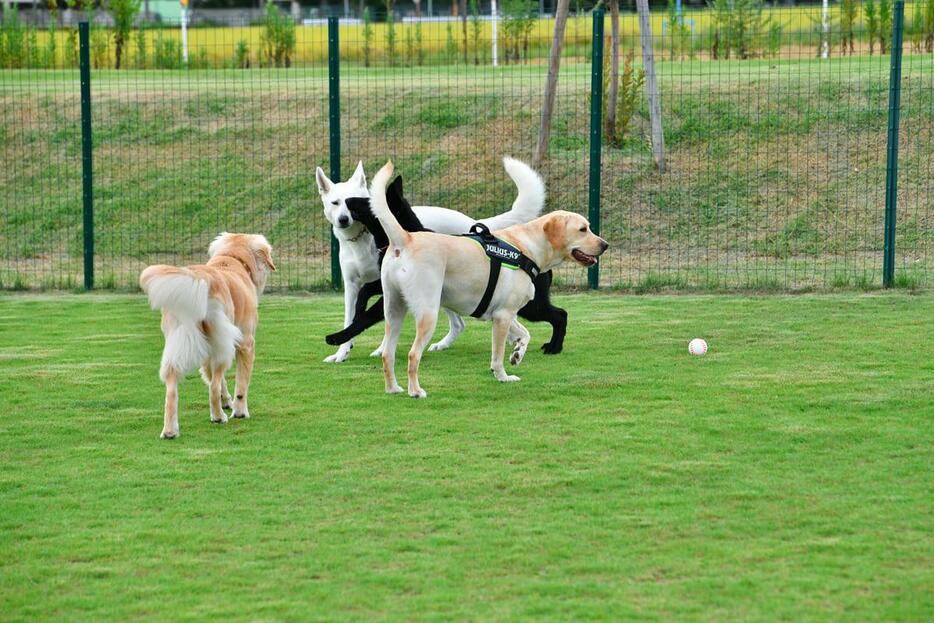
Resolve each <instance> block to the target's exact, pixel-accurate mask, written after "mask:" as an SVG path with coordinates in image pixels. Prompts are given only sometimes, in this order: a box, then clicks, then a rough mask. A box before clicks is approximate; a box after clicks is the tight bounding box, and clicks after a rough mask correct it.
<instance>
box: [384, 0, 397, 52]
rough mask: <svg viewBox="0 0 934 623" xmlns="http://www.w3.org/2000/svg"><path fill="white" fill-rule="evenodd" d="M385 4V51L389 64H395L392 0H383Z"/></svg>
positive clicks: (394, 26)
mask: <svg viewBox="0 0 934 623" xmlns="http://www.w3.org/2000/svg"><path fill="white" fill-rule="evenodd" d="M384 2H385V4H386V53H387V54H388V55H389V66H390V67H395V66H396V18H395V16H394V15H393V13H392V4H393V0H384Z"/></svg>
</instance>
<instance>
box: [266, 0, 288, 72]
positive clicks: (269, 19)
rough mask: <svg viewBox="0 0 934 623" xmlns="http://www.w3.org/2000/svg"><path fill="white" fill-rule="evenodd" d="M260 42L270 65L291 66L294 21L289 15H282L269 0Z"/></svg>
mask: <svg viewBox="0 0 934 623" xmlns="http://www.w3.org/2000/svg"><path fill="white" fill-rule="evenodd" d="M260 42H261V44H262V46H263V55H264V56H265V58H266V63H267V64H268V65H269V66H270V67H291V65H292V55H293V54H294V53H295V23H294V22H292V18H291V17H289V16H287V15H283V14H282V13H281V12H280V11H279V7H277V6H276V5H275V4H273V3H272V1H271V0H267V2H266V16H265V18H264V20H263V32H262V34H261V35H260Z"/></svg>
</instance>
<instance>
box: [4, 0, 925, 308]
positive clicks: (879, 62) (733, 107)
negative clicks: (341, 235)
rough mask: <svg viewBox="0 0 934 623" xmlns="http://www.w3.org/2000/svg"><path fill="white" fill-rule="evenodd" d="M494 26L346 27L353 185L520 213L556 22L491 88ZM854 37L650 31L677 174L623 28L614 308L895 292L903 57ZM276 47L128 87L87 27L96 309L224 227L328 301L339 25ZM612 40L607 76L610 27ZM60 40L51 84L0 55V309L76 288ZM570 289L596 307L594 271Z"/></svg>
mask: <svg viewBox="0 0 934 623" xmlns="http://www.w3.org/2000/svg"><path fill="white" fill-rule="evenodd" d="M478 6H479V10H478V13H477V14H476V15H472V16H470V17H469V18H468V19H467V20H465V21H460V20H452V19H434V20H421V21H418V20H412V19H400V18H399V17H396V19H395V21H393V22H392V23H391V24H389V23H387V22H385V21H375V20H374V21H368V22H366V23H365V22H363V21H360V20H342V25H341V28H340V74H341V79H340V124H341V170H342V172H343V174H344V175H343V177H344V178H345V179H346V178H347V177H348V176H349V174H350V173H351V172H352V171H353V168H354V167H355V166H356V163H357V161H358V160H362V161H363V162H364V165H365V168H366V171H367V173H368V174H372V173H374V172H375V170H376V169H377V168H378V166H379V165H381V164H382V163H383V162H385V160H386V159H387V158H389V157H392V158H393V160H394V161H395V163H396V168H397V170H398V171H399V172H401V173H402V175H403V176H404V178H405V186H406V194H407V196H409V198H410V200H411V201H412V202H413V203H414V204H417V205H440V206H444V207H449V208H454V209H457V210H461V211H463V212H466V213H468V214H471V215H473V216H476V217H478V218H479V217H484V216H490V215H492V214H495V213H497V212H500V211H503V210H507V209H508V208H509V206H510V204H511V202H512V198H513V197H514V189H513V187H512V184H511V182H510V181H509V179H508V177H507V176H506V174H505V172H504V171H503V169H502V165H501V162H500V160H501V157H502V156H503V155H512V156H514V157H518V158H522V159H525V160H531V159H532V157H533V152H534V148H535V144H536V140H537V136H538V126H539V119H540V116H541V106H542V93H543V90H544V85H545V79H546V75H547V67H548V60H547V56H548V50H549V49H550V44H551V36H552V33H553V28H554V21H553V20H551V19H535V18H530V17H528V16H527V14H525V13H523V12H521V11H520V12H514V11H513V9H512V8H509V7H507V9H508V11H513V12H511V13H510V12H506V13H505V14H503V15H501V17H500V19H499V20H498V21H497V23H496V26H497V36H496V39H495V41H496V61H497V62H496V66H495V67H494V66H493V54H494V51H493V42H494V39H493V22H492V21H491V20H490V19H488V18H487V17H486V16H485V15H481V14H479V12H480V11H482V12H483V13H489V6H488V5H486V4H484V3H481V4H480V5H478ZM750 6H752V5H750ZM857 7H859V5H858V4H857ZM859 10H861V9H859ZM914 14H915V11H914V5H909V6H908V8H907V9H906V15H907V16H908V20H907V23H908V25H909V26H908V27H909V28H911V29H912V30H910V31H906V36H905V46H904V66H903V70H902V71H903V79H902V81H901V83H900V84H901V88H902V108H901V141H900V145H899V152H898V153H899V176H898V218H897V235H896V252H897V276H896V282H897V283H898V284H902V285H922V284H925V283H928V280H929V279H930V275H931V270H930V268H931V267H930V263H931V262H932V261H934V257H932V253H931V245H932V239H934V187H932V186H934V181H932V180H934V175H932V173H934V164H932V161H934V53H932V52H931V51H929V50H928V49H927V47H926V38H925V37H926V35H925V33H924V31H923V28H924V23H923V20H922V21H921V22H917V23H916V22H915V21H914V20H912V19H911V16H913V15H914ZM282 20H283V23H287V20H285V18H282ZM380 20H382V17H381V18H380ZM743 20H745V21H743ZM277 23H278V22H277ZM737 24H740V25H744V26H743V27H742V28H738V27H737ZM846 24H847V22H846V17H845V15H843V14H842V13H841V8H839V7H835V8H834V10H833V12H832V13H831V15H830V16H829V18H828V24H827V28H826V29H825V28H824V26H823V24H822V23H821V15H820V9H819V8H795V9H761V10H760V9H756V10H754V11H753V12H752V13H751V16H748V15H747V16H743V15H740V16H739V17H737V12H736V11H734V12H730V13H722V12H718V11H715V10H710V11H701V12H686V13H684V14H683V15H682V16H681V17H678V16H676V15H667V14H653V16H652V28H653V46H654V49H655V54H656V59H657V63H656V71H657V75H658V80H659V87H660V93H661V105H662V123H663V127H664V134H665V145H666V160H667V165H668V170H667V172H666V173H664V174H659V173H658V171H657V170H656V168H655V163H654V161H653V155H652V149H651V141H650V139H649V136H650V130H649V115H648V109H647V106H646V99H645V96H644V87H643V85H642V83H641V72H642V69H643V68H642V62H641V48H640V43H639V38H638V24H637V21H636V17H635V15H633V14H630V13H624V14H623V15H622V16H621V20H620V62H619V65H620V68H619V76H620V78H619V83H620V84H619V86H620V88H619V98H618V102H617V106H616V119H617V124H616V129H615V132H614V133H613V135H612V136H611V135H610V133H609V132H608V131H607V132H604V135H603V137H602V141H603V145H602V152H601V155H602V169H601V170H602V183H601V196H600V205H601V210H602V219H601V231H602V234H603V235H604V237H606V238H607V239H608V240H609V241H610V243H611V245H612V247H611V250H610V251H609V252H608V254H607V255H606V256H605V257H604V258H603V260H602V262H601V272H600V283H601V286H603V287H619V288H634V289H654V288H694V287H698V288H717V289H731V288H756V289H771V288H776V289H800V288H812V287H813V288H830V287H874V286H877V285H879V284H881V279H882V274H881V273H882V250H883V249H882V246H883V219H884V203H885V179H886V122H887V115H888V101H889V84H888V83H889V71H890V57H889V55H888V54H881V53H880V46H881V44H882V42H881V41H880V40H879V39H880V38H881V37H880V35H879V34H876V35H875V36H873V37H870V33H868V32H867V29H866V23H865V20H864V19H863V17H862V13H859V12H858V13H857V19H856V20H855V21H854V22H853V25H852V32H853V35H852V37H850V34H849V33H850V28H849V27H848V26H847V25H846ZM889 28H891V26H889ZM919 29H920V30H919ZM281 30H283V31H284V32H285V35H282V34H281V32H279V34H278V35H277V31H275V29H273V28H270V27H269V25H268V20H267V24H266V25H263V24H259V25H253V26H247V25H244V26H241V27H203V28H191V29H189V32H188V50H187V52H188V60H187V62H186V61H185V60H184V59H183V46H182V44H181V41H180V36H179V32H178V28H177V27H176V26H168V25H167V26H164V27H162V28H145V29H134V31H133V32H132V33H131V37H130V39H129V40H128V42H127V44H126V45H125V49H124V50H123V51H122V58H123V63H122V64H123V67H122V68H121V69H120V70H115V69H113V65H114V62H115V50H114V45H113V43H114V40H113V37H112V32H111V31H109V30H108V29H106V28H104V27H102V26H97V27H95V28H94V29H93V30H92V34H91V58H92V62H93V64H94V69H93V70H92V72H91V75H92V115H93V116H92V120H91V121H92V128H93V137H94V151H93V155H94V167H93V173H94V188H93V191H94V213H95V219H94V220H95V241H96V253H95V259H94V262H95V274H96V286H97V287H104V288H127V287H130V288H132V287H134V286H135V282H136V276H137V275H138V273H139V271H140V270H141V269H142V267H144V266H145V265H147V264H150V263H156V262H165V263H189V262H197V261H203V259H204V257H205V255H206V249H207V245H208V243H209V242H210V240H211V239H212V238H213V237H214V236H215V235H217V233H218V232H220V231H223V230H230V231H252V232H261V233H264V234H265V235H266V236H267V237H268V238H269V239H270V241H271V242H272V243H273V245H274V248H275V250H276V253H277V264H278V266H279V267H280V271H279V272H278V273H277V274H276V275H275V276H274V279H273V281H272V283H271V287H273V288H278V289H314V288H321V287H326V286H327V285H328V284H329V283H330V280H331V270H330V265H331V262H330V244H329V227H328V224H327V222H326V220H325V219H324V217H323V214H322V209H321V202H320V200H319V198H318V195H317V190H316V186H315V181H314V170H315V167H316V166H321V167H322V168H323V169H324V170H325V171H327V172H330V169H331V167H330V166H329V162H328V154H329V119H328V42H327V26H326V24H324V23H321V22H320V21H316V22H312V23H309V24H307V25H296V26H294V28H293V29H292V30H291V32H292V33H293V34H292V37H293V39H292V44H291V45H290V44H289V40H288V32H289V28H288V27H285V28H284V29H281ZM26 32H27V35H26V41H29V39H30V36H29V35H28V29H26ZM591 32H592V18H591V16H590V15H589V14H585V13H580V14H577V15H572V17H571V19H570V20H569V22H568V25H567V30H566V34H565V47H564V52H563V56H562V62H561V72H560V79H559V83H558V93H557V98H556V106H555V115H554V118H553V121H552V134H551V141H550V148H549V153H548V156H547V158H546V159H545V161H544V162H543V163H542V164H541V166H540V167H539V169H540V171H541V173H542V175H543V177H544V178H545V181H546V184H547V187H548V192H549V196H548V202H547V207H546V209H558V208H560V209H569V210H574V211H577V212H580V213H584V214H586V213H587V209H588V205H587V200H588V167H589V163H590V146H591V142H590V132H589V130H590V122H591V119H590V82H591V72H592V69H593V67H592V64H591V53H592V49H593V44H594V42H593V41H592V37H591ZM606 33H607V42H606V43H605V44H604V46H603V47H604V48H605V54H604V57H605V64H604V66H605V68H606V71H607V73H609V67H610V65H609V56H610V49H611V45H610V33H611V18H610V17H609V16H607V18H606ZM277 36H280V37H283V36H284V39H282V41H281V42H280V41H279V39H277V38H276V37H277ZM53 37H54V38H55V40H56V41H57V42H58V44H57V49H56V50H55V51H54V52H53V53H52V54H51V56H50V57H48V58H46V59H45V61H46V62H45V63H43V62H41V61H42V59H41V58H40V56H39V54H38V52H36V53H32V56H30V53H29V52H27V53H25V54H24V57H23V62H13V61H11V60H10V57H9V54H7V53H4V54H6V55H5V56H2V55H0V61H2V62H0V66H2V67H3V68H2V69H0V103H2V109H0V286H2V287H4V288H21V287H26V288H34V287H47V288H69V287H77V286H78V285H80V284H81V282H82V228H81V215H82V203H81V171H82V169H81V167H82V163H81V128H80V101H79V100H80V97H79V81H78V70H77V68H75V67H74V62H73V60H72V58H73V57H72V56H71V55H70V53H67V54H66V52H67V50H66V48H68V47H69V46H70V45H72V44H71V42H70V41H71V40H70V39H69V38H68V37H69V29H68V28H60V29H59V30H58V31H57V33H55V34H53V35H50V34H49V33H47V32H45V31H42V32H38V33H37V34H36V35H33V38H34V39H35V41H36V44H35V47H36V49H37V50H40V51H41V50H42V49H47V48H48V41H49V40H50V39H52V38H53ZM870 39H871V40H872V48H873V49H872V54H870ZM277 42H278V43H277ZM851 42H852V43H851ZM3 49H6V48H3ZM823 56H826V58H824V57H823ZM277 65H278V66H277ZM40 66H44V67H45V68H40ZM604 85H605V88H604V93H606V91H607V90H608V88H607V87H609V80H608V79H607V80H605V81H604ZM605 113H606V107H604V116H605ZM557 279H558V284H560V285H565V286H572V287H585V286H586V284H587V275H586V273H585V271H583V270H582V269H580V268H578V267H576V266H565V267H563V268H562V269H561V270H560V271H559V274H558V277H557Z"/></svg>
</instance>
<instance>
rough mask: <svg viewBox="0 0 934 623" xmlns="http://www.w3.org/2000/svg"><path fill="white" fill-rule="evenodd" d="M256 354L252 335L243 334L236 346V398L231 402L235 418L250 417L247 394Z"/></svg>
mask: <svg viewBox="0 0 934 623" xmlns="http://www.w3.org/2000/svg"><path fill="white" fill-rule="evenodd" d="M255 356H256V349H255V342H254V339H253V336H252V335H245V336H243V341H242V342H240V346H239V347H238V348H237V385H236V386H235V387H234V392H235V393H236V396H237V397H236V398H235V399H234V403H233V416H234V417H235V418H248V417H250V409H249V407H248V406H247V394H248V393H249V391H250V377H251V376H252V374H253V359H254V357H255Z"/></svg>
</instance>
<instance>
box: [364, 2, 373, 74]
mask: <svg viewBox="0 0 934 623" xmlns="http://www.w3.org/2000/svg"><path fill="white" fill-rule="evenodd" d="M372 48H373V25H372V24H371V23H370V9H369V7H364V8H363V66H364V67H369V66H370V51H371V50H372Z"/></svg>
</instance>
